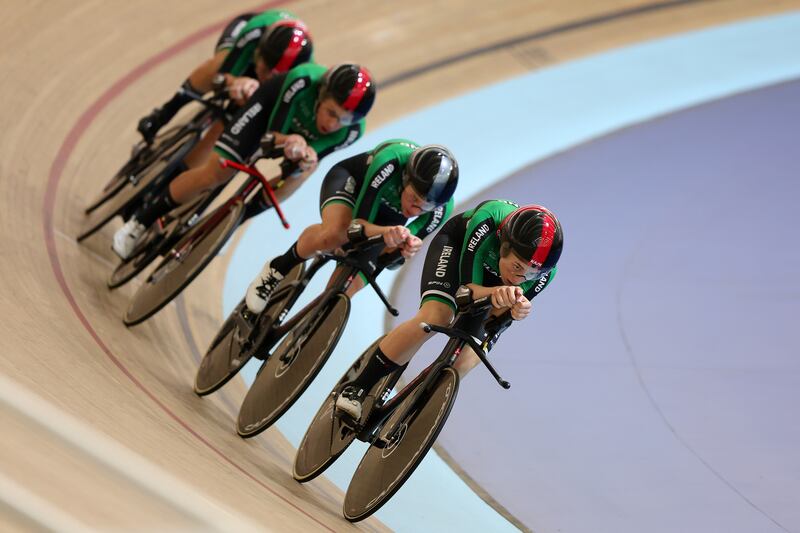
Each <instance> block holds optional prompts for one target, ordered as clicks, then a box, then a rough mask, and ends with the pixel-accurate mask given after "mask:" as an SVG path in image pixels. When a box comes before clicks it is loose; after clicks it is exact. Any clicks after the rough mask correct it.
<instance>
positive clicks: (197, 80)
mask: <svg viewBox="0 0 800 533" xmlns="http://www.w3.org/2000/svg"><path fill="white" fill-rule="evenodd" d="M228 52H229V50H220V51H219V52H217V53H216V54H214V56H213V57H212V58H210V59H207V60H206V61H204V62H203V63H202V64H201V65H200V66H199V67H197V68H196V69H194V71H193V72H192V73H191V74H190V75H189V83H191V84H192V87H194V88H195V89H197V91H198V92H199V93H201V94H205V93H207V92H209V91H210V90H211V89H213V83H214V76H216V75H217V72H219V71H220V67H222V64H223V63H224V62H225V58H226V57H228Z"/></svg>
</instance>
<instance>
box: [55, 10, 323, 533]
mask: <svg viewBox="0 0 800 533" xmlns="http://www.w3.org/2000/svg"><path fill="white" fill-rule="evenodd" d="M289 1H290V0H275V1H272V2H268V3H266V4H262V5H260V6H258V7H256V8H254V9H255V10H257V11H264V10H266V9H269V8H270V7H276V6H278V5H281V4H285V3H288V2H289ZM227 22H228V21H227V20H225V21H221V22H217V23H215V24H213V25H211V26H208V27H206V28H203V29H201V30H198V31H196V32H195V33H193V34H191V35H189V36H188V37H186V38H184V39H182V40H181V41H179V42H177V43H175V44H174V45H172V46H171V47H169V48H167V49H166V50H164V51H162V52H160V53H158V54H156V55H154V56H152V57H151V58H150V59H148V60H147V61H145V62H144V63H142V64H141V65H139V66H137V67H136V68H134V69H133V70H131V71H130V72H129V73H128V74H126V75H125V76H123V77H122V78H120V79H119V80H117V81H116V82H115V83H114V84H113V85H112V86H111V87H109V88H108V89H107V90H106V91H105V92H104V93H103V94H102V95H101V96H100V98H98V99H97V100H95V101H94V103H92V105H90V106H89V108H88V109H86V111H84V112H83V113H82V114H81V116H80V118H79V119H78V121H77V122H76V123H75V124H74V125H73V126H72V128H71V129H70V131H69V133H68V134H67V136H66V138H65V139H64V141H63V142H62V144H61V146H60V147H59V149H58V152H57V154H56V157H55V159H54V160H53V164H52V165H51V166H50V173H49V175H48V179H47V188H46V189H45V194H44V202H43V205H42V223H43V230H44V242H45V246H46V248H47V255H48V257H49V259H50V266H51V268H52V270H53V276H54V277H55V278H56V282H58V285H59V287H61V291H62V292H63V293H64V297H65V298H66V299H67V302H68V303H69V305H70V307H71V308H72V311H73V312H74V313H75V316H76V317H77V318H78V320H79V321H80V323H81V324H82V325H83V327H84V329H85V330H86V331H87V332H88V333H89V335H90V336H91V337H92V339H94V341H95V343H96V344H97V345H98V346H99V347H100V349H101V350H102V351H103V352H104V353H105V354H106V356H107V357H108V358H109V359H110V360H111V362H112V363H114V365H116V366H117V368H119V369H120V371H121V372H122V373H123V374H125V376H127V377H128V379H129V380H130V381H131V382H132V383H133V384H134V385H135V386H136V387H137V388H138V389H139V390H141V391H142V392H143V393H144V394H145V395H146V396H147V397H148V398H150V399H151V400H152V401H153V402H154V403H155V404H156V405H157V406H158V407H159V408H160V409H161V410H162V411H163V412H164V413H165V414H166V415H167V416H169V417H170V418H172V419H173V420H174V421H175V422H177V423H178V424H179V425H180V426H181V427H183V428H184V429H185V430H186V431H187V432H189V434H191V435H192V436H193V437H194V438H195V439H197V440H198V441H200V442H201V443H203V444H204V445H205V446H206V447H207V448H209V449H210V450H211V451H212V452H214V453H215V454H216V455H218V456H219V457H220V458H221V459H222V460H223V461H224V462H226V463H228V464H229V465H230V466H232V467H233V468H235V469H236V470H238V471H239V472H241V473H242V474H244V475H245V476H247V477H248V478H250V479H251V480H253V481H254V482H255V483H257V484H258V485H260V486H261V487H263V488H264V489H266V490H267V491H269V492H270V493H272V494H273V495H275V496H276V497H278V498H279V499H281V500H282V501H284V502H285V503H286V504H287V505H289V506H290V507H293V508H294V509H297V510H298V511H299V512H300V513H302V514H303V515H305V516H306V517H308V518H309V519H311V520H313V521H314V522H316V523H317V524H319V525H320V526H321V527H323V528H325V529H326V530H328V531H333V529H331V528H330V527H328V526H327V525H326V524H323V523H322V522H320V521H319V520H317V519H316V518H314V517H313V516H311V515H310V514H309V513H308V512H307V511H304V510H303V509H301V508H300V507H298V506H297V505H296V504H294V503H293V502H291V501H289V500H288V499H287V498H286V497H284V496H282V495H281V494H279V493H278V492H277V491H275V490H274V489H272V488H270V487H269V486H267V485H266V484H265V483H263V482H262V481H261V480H259V479H258V478H256V477H255V476H253V475H252V474H251V473H250V472H248V471H247V470H245V469H244V468H243V467H242V466H240V465H239V464H237V463H235V462H234V461H233V460H231V459H230V458H229V457H227V456H226V455H225V454H224V453H222V451H221V450H220V449H219V448H217V447H216V446H214V445H213V444H212V443H211V442H209V441H208V440H206V439H205V438H204V437H203V436H202V435H200V433H198V432H197V431H196V430H195V429H194V428H192V427H191V426H190V425H189V424H188V423H187V422H186V421H185V420H183V419H182V418H181V417H179V416H178V415H177V414H175V413H174V412H173V411H172V410H171V409H170V408H169V407H167V405H166V404H164V403H163V402H162V401H161V400H159V399H158V397H156V395H155V394H154V393H153V392H152V391H150V390H149V389H148V388H147V387H146V386H145V385H144V384H143V383H142V382H141V381H140V380H139V379H138V378H137V377H136V376H134V375H133V373H132V372H131V371H130V370H129V369H128V368H127V367H126V366H125V365H124V364H123V363H122V361H121V360H120V359H119V358H118V357H117V356H116V355H114V354H113V353H112V352H111V350H110V349H109V348H108V346H107V345H106V343H105V342H103V339H101V338H100V336H99V335H98V334H97V331H96V330H95V329H94V327H92V325H91V323H90V322H89V320H88V319H87V318H86V315H85V314H84V313H83V311H82V310H81V308H80V306H79V305H78V302H77V301H76V300H75V297H74V295H73V294H72V291H71V290H70V288H69V285H68V284H67V281H66V278H65V277H64V271H63V270H62V268H61V261H60V260H59V257H58V249H57V247H56V241H55V228H54V227H53V212H54V210H55V202H56V194H57V192H58V186H59V182H60V181H61V177H62V176H63V174H64V168H65V166H66V163H67V161H68V160H69V158H70V156H71V155H72V152H73V151H74V150H75V146H76V145H77V144H78V141H79V140H80V139H81V137H82V136H83V135H84V133H86V130H87V129H88V128H89V126H90V125H91V124H92V122H94V120H95V119H96V118H97V117H98V116H99V115H100V113H101V112H102V111H103V110H104V109H105V108H106V107H107V106H108V104H109V103H111V102H112V101H113V100H114V99H116V98H117V97H119V95H121V94H122V93H123V92H124V91H125V89H127V88H128V86H129V85H130V84H131V83H133V82H134V81H136V80H138V79H139V78H141V77H142V76H144V75H145V74H146V73H148V72H149V71H150V70H152V69H153V68H154V67H156V66H157V65H159V64H161V63H163V62H164V61H166V60H167V59H170V58H171V57H173V56H175V55H177V54H178V53H180V52H182V51H184V50H186V49H187V48H189V47H190V46H192V45H194V44H196V43H197V42H199V41H201V40H203V39H205V38H206V37H208V36H209V35H212V34H214V33H215V32H217V31H219V30H220V29H221V28H222V27H224V25H225V24H226V23H227Z"/></svg>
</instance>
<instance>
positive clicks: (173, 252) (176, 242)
mask: <svg viewBox="0 0 800 533" xmlns="http://www.w3.org/2000/svg"><path fill="white" fill-rule="evenodd" d="M273 141H274V139H273V138H272V137H271V136H265V138H264V140H263V141H262V144H261V147H260V148H259V150H258V151H256V153H255V154H254V155H253V157H252V158H251V160H250V164H249V165H241V164H239V163H236V162H234V161H229V160H222V161H221V163H220V164H221V165H222V166H227V167H231V168H235V169H236V170H239V171H241V172H244V173H246V174H247V175H248V176H249V177H248V178H247V179H246V180H245V182H244V183H243V184H242V185H241V186H240V187H239V188H238V190H237V191H236V192H235V193H234V194H233V196H231V197H230V198H229V199H228V200H227V201H225V202H224V203H223V204H222V205H220V206H219V207H217V208H216V209H214V210H213V211H211V212H210V213H209V214H208V215H206V216H205V217H203V218H200V215H201V213H202V212H203V211H204V210H205V209H206V207H207V206H208V205H209V204H210V203H211V201H212V200H213V199H214V197H215V196H216V195H217V194H219V192H220V191H221V189H222V188H221V187H220V188H217V189H216V191H214V192H212V193H211V194H208V195H205V196H202V197H201V198H199V199H198V200H196V201H195V202H193V203H192V204H191V205H189V206H187V207H185V208H184V207H179V208H177V209H176V210H175V211H174V212H173V213H172V214H171V215H170V216H169V217H168V222H167V225H166V226H164V225H163V224H164V222H163V221H159V222H157V223H156V224H153V226H151V228H150V229H149V230H148V232H149V233H148V234H147V235H146V236H145V239H144V242H143V244H142V245H141V246H139V247H137V248H136V249H135V250H134V252H133V253H132V254H131V257H130V258H129V259H128V260H127V261H125V262H123V263H122V264H120V266H118V267H117V269H116V270H115V272H114V273H113V274H112V278H111V280H109V281H110V282H109V285H111V284H112V283H111V282H112V281H113V282H115V283H116V282H118V281H119V280H123V281H124V280H127V279H131V278H132V277H133V276H134V275H135V274H136V273H138V272H139V271H141V270H143V269H144V268H145V267H147V265H148V264H149V263H151V262H152V261H153V260H155V259H156V258H157V257H161V258H162V259H161V261H159V262H158V264H157V265H156V267H155V268H154V269H153V270H152V272H150V274H149V275H148V276H147V278H146V279H145V281H144V283H143V284H142V285H141V286H140V287H139V289H138V290H137V291H136V293H135V294H134V296H133V298H132V300H131V303H130V305H129V306H128V309H127V311H126V312H125V315H124V317H123V322H124V323H125V324H126V325H128V326H133V325H136V324H139V323H140V322H143V321H144V320H147V319H148V318H150V317H151V316H152V315H153V314H155V313H156V312H158V311H159V310H160V309H162V308H163V307H164V306H165V305H167V304H168V303H169V302H170V301H172V299H174V298H175V297H176V296H177V295H178V294H180V292H181V291H182V290H183V289H184V288H185V287H186V286H187V285H189V284H190V283H191V282H192V280H194V278H196V277H197V276H198V275H199V274H200V273H201V272H202V271H203V269H205V267H206V266H207V265H208V264H209V263H210V262H211V260H212V259H214V257H216V255H217V254H218V253H219V251H220V250H221V249H222V247H223V246H225V243H226V242H227V241H228V239H229V238H230V237H231V235H233V233H234V232H235V231H236V229H237V228H238V227H239V226H240V225H241V224H242V223H244V221H245V220H247V219H248V218H250V217H252V216H255V215H257V214H259V213H261V212H263V211H264V210H265V209H267V208H269V207H274V208H275V211H276V213H277V214H278V216H279V217H280V219H281V222H282V224H283V226H284V227H285V228H288V227H289V223H288V222H287V221H286V217H285V216H284V214H283V212H282V211H281V209H280V205H279V204H278V200H277V199H276V197H275V193H274V190H273V188H279V187H280V186H281V185H282V184H283V182H284V180H286V179H289V176H291V175H292V174H293V173H294V172H295V171H296V170H297V164H296V163H294V162H291V161H286V160H284V161H283V162H282V163H281V173H280V174H279V175H278V176H275V177H274V178H272V179H271V180H269V179H267V178H266V177H264V175H263V174H262V173H261V172H259V170H258V169H257V168H255V166H254V165H255V162H256V161H257V160H258V159H262V158H278V157H282V156H283V151H282V149H281V148H282V147H280V146H275V145H274V144H273ZM265 197H266V198H265ZM162 227H165V228H166V229H165V230H162ZM118 284H121V283H118Z"/></svg>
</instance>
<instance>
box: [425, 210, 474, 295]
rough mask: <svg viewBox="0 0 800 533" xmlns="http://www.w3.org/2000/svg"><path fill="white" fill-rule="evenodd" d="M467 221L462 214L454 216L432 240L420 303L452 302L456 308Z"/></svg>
mask: <svg viewBox="0 0 800 533" xmlns="http://www.w3.org/2000/svg"><path fill="white" fill-rule="evenodd" d="M468 221H469V219H467V218H466V217H464V216H463V215H455V216H453V217H452V218H451V219H450V220H448V221H447V222H445V224H444V226H442V229H440V230H439V232H438V233H437V234H436V236H435V237H434V238H433V241H431V245H430V247H429V248H428V253H427V254H426V255H425V264H424V266H423V267H422V279H421V280H420V286H419V292H420V296H421V298H422V302H421V304H423V303H425V302H426V301H428V300H436V301H439V302H442V303H445V304H447V305H449V306H450V307H452V308H453V310H454V311H455V310H456V309H457V306H456V291H457V290H458V287H459V284H460V280H461V273H460V266H459V263H460V260H461V248H462V247H463V246H464V237H465V236H466V233H467V222H468ZM421 304H420V305H421Z"/></svg>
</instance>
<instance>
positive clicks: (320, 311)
mask: <svg viewBox="0 0 800 533" xmlns="http://www.w3.org/2000/svg"><path fill="white" fill-rule="evenodd" d="M349 314H350V299H349V298H348V297H347V296H345V295H344V294H341V293H340V294H338V295H337V296H336V298H335V299H334V300H333V301H332V302H329V303H328V304H323V305H322V306H319V307H317V309H315V310H312V311H311V312H309V313H308V315H306V316H305V317H304V318H303V320H301V321H300V323H299V324H297V325H296V326H295V327H294V328H293V329H292V330H291V331H290V332H289V333H288V334H286V336H285V337H284V338H283V340H282V341H281V342H280V344H278V346H277V347H276V348H275V351H274V352H273V353H272V354H271V355H270V356H269V357H268V358H267V360H266V361H265V362H264V364H263V365H262V366H261V369H260V370H259V371H258V375H257V376H256V379H255V381H254V382H253V385H252V386H251V387H250V390H249V391H247V396H245V399H244V402H242V407H241V408H240V409H239V417H238V420H237V431H238V432H239V435H241V436H242V437H245V438H249V437H255V436H256V435H258V434H259V433H261V432H262V431H264V430H265V429H267V428H268V427H269V426H271V425H272V424H273V423H275V421H276V420H278V419H279V418H280V417H281V416H282V415H283V413H285V412H286V411H287V410H288V409H289V408H290V407H291V406H292V405H293V404H294V402H295V401H296V400H297V398H299V397H300V395H301V394H303V392H304V391H305V390H306V388H307V387H308V385H309V384H310V383H311V381H312V380H313V379H314V377H316V375H317V373H319V371H320V369H321V368H322V365H324V364H325V361H327V360H328V357H329V356H330V354H331V352H333V350H334V348H336V344H337V343H338V342H339V338H340V337H341V334H342V331H343V330H344V327H345V324H346V323H347V317H348V316H349Z"/></svg>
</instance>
